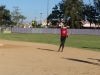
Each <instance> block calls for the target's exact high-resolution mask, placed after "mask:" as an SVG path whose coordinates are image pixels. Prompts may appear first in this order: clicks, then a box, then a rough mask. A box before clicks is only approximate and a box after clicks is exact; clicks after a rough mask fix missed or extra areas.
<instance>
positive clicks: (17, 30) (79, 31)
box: [12, 28, 100, 35]
mask: <svg viewBox="0 0 100 75" xmlns="http://www.w3.org/2000/svg"><path fill="white" fill-rule="evenodd" d="M68 32H69V34H80V35H100V29H68ZM12 33H43V34H60V29H55V28H14V29H13V30H12Z"/></svg>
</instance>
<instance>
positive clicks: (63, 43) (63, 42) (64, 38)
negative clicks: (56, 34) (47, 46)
mask: <svg viewBox="0 0 100 75" xmlns="http://www.w3.org/2000/svg"><path fill="white" fill-rule="evenodd" d="M65 41H66V37H63V41H62V50H61V52H63V49H64V45H65Z"/></svg>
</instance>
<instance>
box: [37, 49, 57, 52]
mask: <svg viewBox="0 0 100 75" xmlns="http://www.w3.org/2000/svg"><path fill="white" fill-rule="evenodd" d="M37 49H40V50H47V51H55V50H52V49H44V48H37ZM55 52H57V51H55Z"/></svg>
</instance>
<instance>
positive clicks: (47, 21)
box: [47, 0, 49, 26]
mask: <svg viewBox="0 0 100 75" xmlns="http://www.w3.org/2000/svg"><path fill="white" fill-rule="evenodd" d="M48 13H49V0H47V18H48ZM47 26H48V19H47Z"/></svg>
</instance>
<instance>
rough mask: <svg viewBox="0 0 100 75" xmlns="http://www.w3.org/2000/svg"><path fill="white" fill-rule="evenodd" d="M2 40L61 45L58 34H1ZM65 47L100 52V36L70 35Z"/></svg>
mask: <svg viewBox="0 0 100 75" xmlns="http://www.w3.org/2000/svg"><path fill="white" fill-rule="evenodd" d="M0 39H6V40H16V41H27V42H38V43H47V44H55V45H59V44H60V35H56V34H14V33H7V34H6V33H5V34H0ZM65 46H68V47H75V48H83V49H89V50H94V51H99V52H100V36H92V35H69V37H68V38H67V40H66V44H65Z"/></svg>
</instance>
